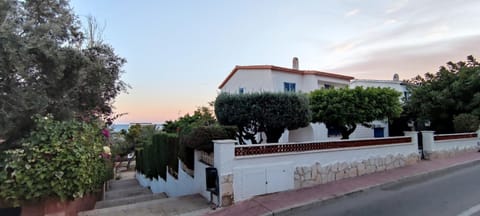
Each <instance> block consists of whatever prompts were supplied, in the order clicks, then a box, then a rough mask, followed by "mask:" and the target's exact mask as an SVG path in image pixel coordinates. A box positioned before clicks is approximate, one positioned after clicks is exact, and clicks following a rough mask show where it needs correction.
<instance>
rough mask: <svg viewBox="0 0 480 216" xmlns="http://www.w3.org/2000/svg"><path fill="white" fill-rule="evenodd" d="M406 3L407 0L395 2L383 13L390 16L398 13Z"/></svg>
mask: <svg viewBox="0 0 480 216" xmlns="http://www.w3.org/2000/svg"><path fill="white" fill-rule="evenodd" d="M407 3H408V0H396V1H394V3H393V4H392V5H390V7H388V8H387V10H386V11H385V13H387V14H390V13H394V12H397V11H399V10H400V9H402V8H404V7H405V6H406V5H407Z"/></svg>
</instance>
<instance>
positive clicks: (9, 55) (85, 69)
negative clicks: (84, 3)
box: [0, 0, 127, 149]
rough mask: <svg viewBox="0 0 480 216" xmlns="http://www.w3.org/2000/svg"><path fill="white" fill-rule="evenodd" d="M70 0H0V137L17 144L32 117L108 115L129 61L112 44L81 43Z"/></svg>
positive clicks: (56, 117) (3, 147) (0, 147)
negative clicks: (123, 69)
mask: <svg viewBox="0 0 480 216" xmlns="http://www.w3.org/2000/svg"><path fill="white" fill-rule="evenodd" d="M80 29H81V25H80V22H79V20H78V19H77V17H76V16H75V14H73V13H72V11H71V9H70V6H69V4H68V1H66V0H43V1H35V0H26V1H19V0H6V1H1V2H0V138H3V139H6V140H7V141H6V143H7V144H2V145H0V149H5V148H10V147H14V146H16V145H17V144H18V143H17V141H18V140H19V139H20V138H21V137H22V136H25V135H27V134H28V132H29V131H30V130H31V129H32V128H33V126H34V122H33V120H32V117H33V116H34V115H36V114H40V115H45V114H47V113H48V114H51V115H53V116H54V118H55V119H58V120H66V119H71V118H74V117H82V118H85V117H91V116H97V117H99V116H109V115H111V114H112V103H113V100H114V99H115V97H116V96H117V95H118V94H119V93H120V92H122V91H124V90H126V87H127V85H126V84H125V83H124V82H123V81H121V80H120V74H121V73H122V72H123V71H122V69H121V68H122V66H123V64H124V63H125V59H123V58H121V57H119V56H117V55H116V54H115V53H114V50H113V48H112V47H110V46H109V45H108V44H103V43H96V44H95V46H88V47H83V46H81V45H82V44H84V43H83V42H84V40H85V37H84V33H83V32H81V31H80Z"/></svg>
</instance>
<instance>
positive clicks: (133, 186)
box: [78, 173, 209, 216]
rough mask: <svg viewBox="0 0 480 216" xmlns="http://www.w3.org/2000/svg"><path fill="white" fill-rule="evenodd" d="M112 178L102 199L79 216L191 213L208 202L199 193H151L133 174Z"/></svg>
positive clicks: (204, 206) (202, 208) (203, 208)
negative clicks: (173, 195) (185, 194)
mask: <svg viewBox="0 0 480 216" xmlns="http://www.w3.org/2000/svg"><path fill="white" fill-rule="evenodd" d="M133 176H134V175H133V173H132V175H131V177H127V178H126V179H122V180H116V181H112V182H111V183H110V187H109V190H107V192H106V193H105V196H104V198H105V199H104V200H102V201H99V202H97V203H96V205H95V209H94V210H90V211H84V212H80V213H79V214H78V215H82V216H96V215H102V216H103V215H106V216H108V215H111V216H123V215H125V216H126V215H181V214H190V215H195V214H196V213H195V212H198V213H200V212H203V211H206V210H207V209H208V208H209V205H208V201H207V200H206V199H205V198H203V197H202V196H200V195H198V194H197V195H188V196H183V197H173V198H167V196H166V195H165V194H164V193H159V194H153V193H152V192H151V191H150V189H149V188H143V187H141V186H140V185H139V184H138V182H137V180H136V179H135V178H134V177H133Z"/></svg>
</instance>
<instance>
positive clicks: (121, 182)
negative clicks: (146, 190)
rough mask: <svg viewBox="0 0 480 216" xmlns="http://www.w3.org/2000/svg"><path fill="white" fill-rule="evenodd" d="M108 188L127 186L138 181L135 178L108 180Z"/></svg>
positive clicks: (136, 183) (134, 184) (133, 184)
mask: <svg viewBox="0 0 480 216" xmlns="http://www.w3.org/2000/svg"><path fill="white" fill-rule="evenodd" d="M109 184H110V190H115V189H118V188H127V187H132V186H137V185H139V184H138V181H137V179H135V178H133V179H124V180H116V181H110V182H109Z"/></svg>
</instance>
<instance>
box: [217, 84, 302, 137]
mask: <svg viewBox="0 0 480 216" xmlns="http://www.w3.org/2000/svg"><path fill="white" fill-rule="evenodd" d="M308 104H309V103H308V98H307V97H306V96H305V95H303V94H294V93H270V92H262V93H251V94H228V93H222V94H220V95H218V97H217V99H216V100H215V114H216V116H217V119H218V121H219V122H220V124H222V125H231V126H236V127H237V128H238V134H237V136H238V138H239V141H240V143H241V144H244V143H245V141H244V140H245V139H248V140H250V141H251V142H252V143H253V144H256V143H261V142H262V141H263V139H262V138H261V139H260V140H259V141H257V140H256V137H255V135H256V134H257V133H258V132H265V134H266V136H267V142H268V143H274V142H278V139H279V138H280V136H281V135H282V133H283V132H284V131H285V129H289V130H294V129H297V128H300V127H305V126H307V125H308V123H309V122H310V120H311V112H310V110H309V107H308Z"/></svg>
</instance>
